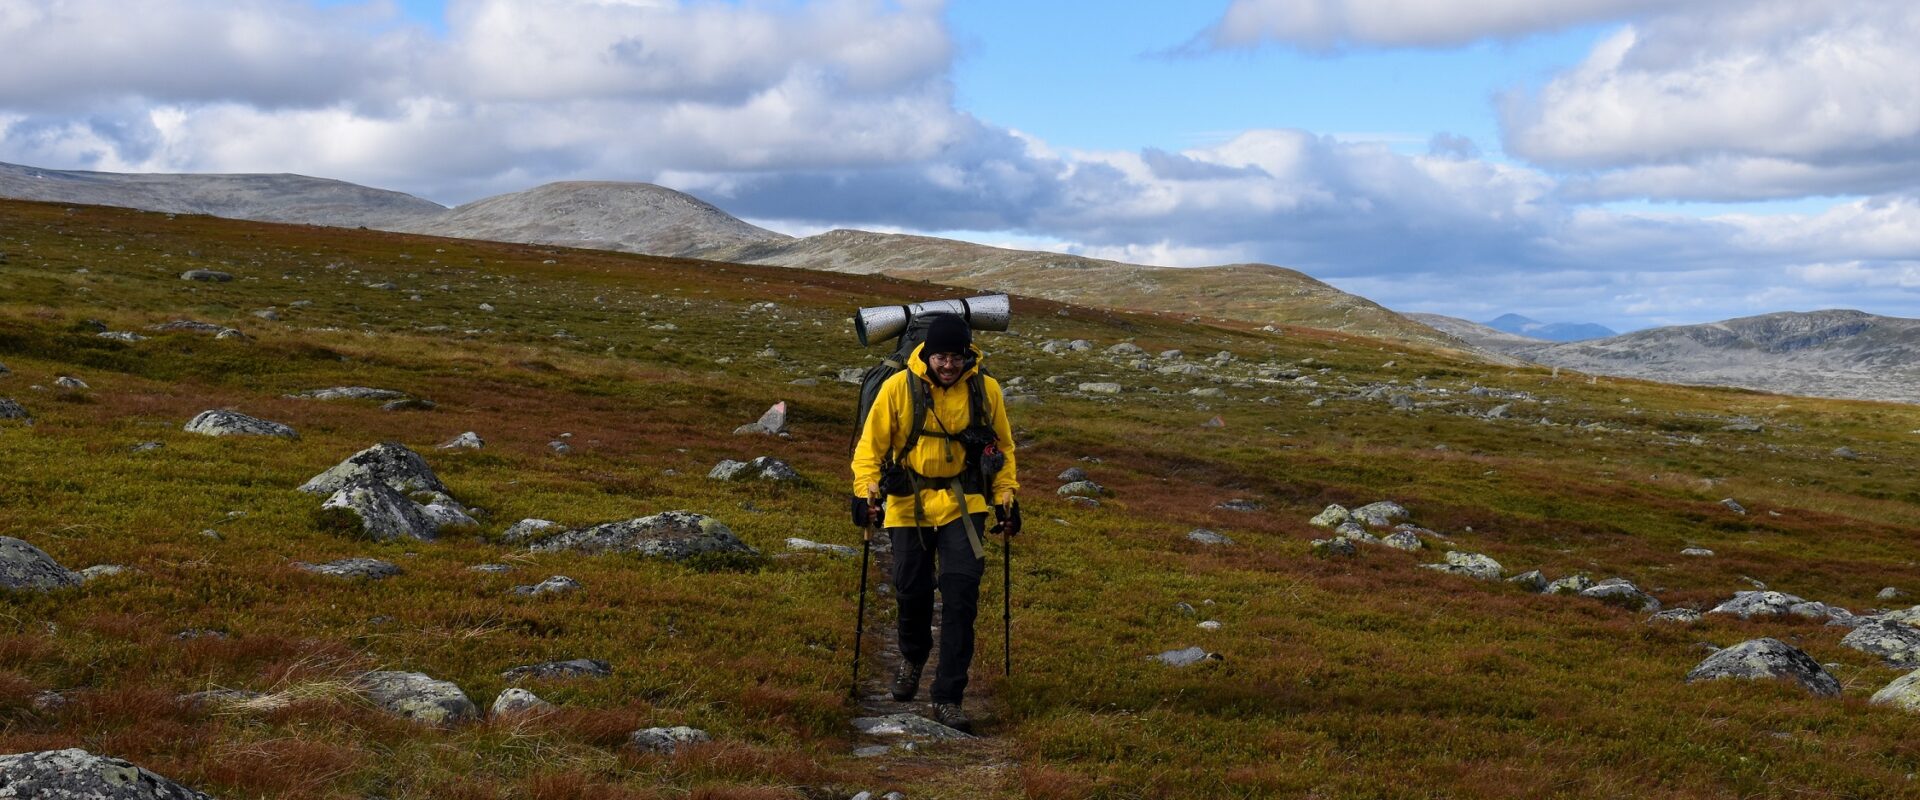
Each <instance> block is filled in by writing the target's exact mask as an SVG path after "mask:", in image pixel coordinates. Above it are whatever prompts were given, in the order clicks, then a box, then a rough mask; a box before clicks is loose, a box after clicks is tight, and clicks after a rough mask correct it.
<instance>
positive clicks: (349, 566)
mask: <svg viewBox="0 0 1920 800" xmlns="http://www.w3.org/2000/svg"><path fill="white" fill-rule="evenodd" d="M293 568H294V569H297V570H300V571H301V572H311V573H313V574H315V575H331V576H333V577H335V578H365V579H367V580H371V581H377V580H381V579H383V578H391V577H393V576H395V575H398V574H400V568H399V567H398V566H395V565H393V564H390V563H388V562H385V561H381V560H380V559H377V558H343V559H340V560H338V561H329V562H327V563H325V564H309V563H307V562H305V561H295V562H293Z"/></svg>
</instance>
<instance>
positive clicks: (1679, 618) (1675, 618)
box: [1647, 608, 1700, 625]
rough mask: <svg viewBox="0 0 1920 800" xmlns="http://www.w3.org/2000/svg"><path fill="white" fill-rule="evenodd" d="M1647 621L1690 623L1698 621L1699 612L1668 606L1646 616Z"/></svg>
mask: <svg viewBox="0 0 1920 800" xmlns="http://www.w3.org/2000/svg"><path fill="white" fill-rule="evenodd" d="M1647 621H1648V622H1675V623H1679V624H1682V625H1690V624H1693V623H1695V622H1699V621H1700V612H1698V611H1695V610H1693V609H1691V608H1669V609H1667V610H1665V611H1661V612H1658V613H1656V614H1654V615H1653V616H1651V617H1648V618H1647Z"/></svg>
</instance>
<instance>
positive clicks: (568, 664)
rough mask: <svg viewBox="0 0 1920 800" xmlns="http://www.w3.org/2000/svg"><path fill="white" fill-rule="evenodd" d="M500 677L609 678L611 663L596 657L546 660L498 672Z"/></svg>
mask: <svg viewBox="0 0 1920 800" xmlns="http://www.w3.org/2000/svg"><path fill="white" fill-rule="evenodd" d="M500 677H501V679H503V680H509V681H527V680H534V681H544V680H561V679H566V678H610V677H613V665H611V664H608V663H607V662H605V661H601V660H600V659H597V658H576V659H573V660H571V661H548V662H545V663H540V664H528V665H526V666H521V667H514V668H513V669H510V670H507V671H506V672H502V673H500Z"/></svg>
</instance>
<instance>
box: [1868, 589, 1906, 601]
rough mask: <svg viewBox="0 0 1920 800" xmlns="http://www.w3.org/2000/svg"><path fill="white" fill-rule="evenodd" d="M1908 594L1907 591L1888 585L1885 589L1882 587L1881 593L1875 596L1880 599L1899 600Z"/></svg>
mask: <svg viewBox="0 0 1920 800" xmlns="http://www.w3.org/2000/svg"><path fill="white" fill-rule="evenodd" d="M1906 596H1907V593H1906V592H1904V591H1901V590H1899V589H1896V588H1894V587H1892V586H1888V587H1886V588H1884V589H1881V590H1880V593H1879V594H1876V595H1874V597H1875V598H1876V599H1879V600H1898V599H1900V598H1902V597H1906Z"/></svg>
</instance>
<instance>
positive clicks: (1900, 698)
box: [1867, 670, 1920, 711]
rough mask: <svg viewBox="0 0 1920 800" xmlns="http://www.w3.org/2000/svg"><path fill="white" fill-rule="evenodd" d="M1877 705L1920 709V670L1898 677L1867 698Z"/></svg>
mask: <svg viewBox="0 0 1920 800" xmlns="http://www.w3.org/2000/svg"><path fill="white" fill-rule="evenodd" d="M1867 702H1869V703H1872V704H1874V705H1876V706H1892V707H1894V708H1897V709H1900V710H1902V711H1920V670H1914V671H1913V672H1909V673H1907V674H1905V675H1902V676H1900V677H1898V678H1894V679H1893V682H1892V683H1889V684H1887V685H1886V688H1883V689H1881V690H1880V691H1877V692H1874V693H1873V697H1872V698H1870V699H1869V700H1867Z"/></svg>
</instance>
